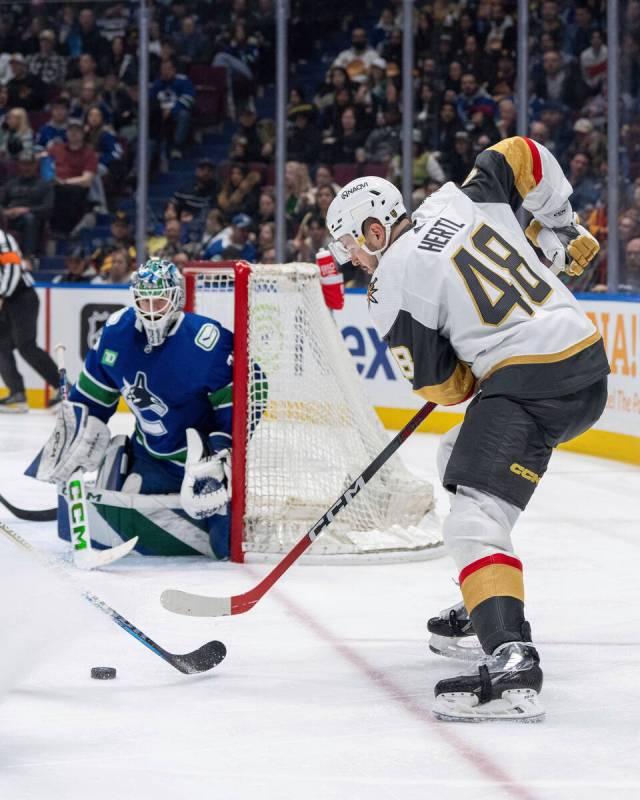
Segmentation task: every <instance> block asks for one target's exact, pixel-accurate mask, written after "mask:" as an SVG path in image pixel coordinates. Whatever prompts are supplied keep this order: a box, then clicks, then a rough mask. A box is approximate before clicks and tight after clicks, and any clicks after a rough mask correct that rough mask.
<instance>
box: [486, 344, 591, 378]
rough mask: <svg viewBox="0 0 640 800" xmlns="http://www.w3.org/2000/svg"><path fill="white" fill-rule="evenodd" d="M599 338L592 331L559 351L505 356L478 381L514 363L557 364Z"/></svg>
mask: <svg viewBox="0 0 640 800" xmlns="http://www.w3.org/2000/svg"><path fill="white" fill-rule="evenodd" d="M600 338H601V336H600V332H599V331H594V332H593V333H592V334H591V336H588V337H587V338H586V339H583V340H582V341H581V342H578V343H577V344H572V345H571V346H570V347H566V348H565V349H564V350H561V351H560V352H559V353H545V354H540V355H535V354H532V355H527V356H512V357H511V358H505V359H504V360H503V361H499V362H498V363H497V364H496V365H495V366H493V367H491V369H490V370H489V372H487V373H486V375H483V376H482V378H480V383H484V382H485V381H487V380H488V379H489V378H490V377H491V376H492V375H494V374H495V373H496V372H498V370H501V369H503V368H504V367H511V366H513V365H515V364H557V363H558V361H565V360H566V359H567V358H571V356H575V355H576V354H577V353H580V352H582V351H583V350H586V349H587V348H588V347H591V345H593V344H595V343H596V342H597V341H599V339H600Z"/></svg>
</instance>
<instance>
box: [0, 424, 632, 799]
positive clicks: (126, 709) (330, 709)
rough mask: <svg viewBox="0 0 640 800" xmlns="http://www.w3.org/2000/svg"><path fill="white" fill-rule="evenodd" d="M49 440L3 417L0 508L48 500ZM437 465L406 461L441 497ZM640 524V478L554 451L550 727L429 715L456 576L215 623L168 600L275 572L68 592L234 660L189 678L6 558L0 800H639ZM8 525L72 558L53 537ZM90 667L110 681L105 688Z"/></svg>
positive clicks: (543, 533)
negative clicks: (216, 646) (39, 455)
mask: <svg viewBox="0 0 640 800" xmlns="http://www.w3.org/2000/svg"><path fill="white" fill-rule="evenodd" d="M51 425H52V422H51V417H50V416H49V415H47V414H45V413H44V412H42V413H30V414H29V415H28V416H24V417H13V416H12V417H8V416H0V453H1V454H2V458H1V460H0V493H2V494H5V495H6V496H7V497H8V498H9V499H10V500H11V501H12V502H14V503H16V504H17V505H22V506H24V507H29V508H42V507H47V506H50V505H52V504H53V502H54V491H53V489H52V487H49V486H46V485H43V484H38V483H36V482H35V481H32V480H31V479H28V478H24V477H22V476H21V471H22V469H23V468H24V467H25V466H26V465H27V464H28V463H29V461H30V460H31V458H32V457H33V454H34V453H35V451H36V450H37V449H38V447H39V446H40V445H41V443H42V441H43V440H44V438H45V437H46V435H47V433H48V431H49V429H50V428H51ZM130 426H131V421H130V417H127V416H118V417H117V419H116V421H115V425H114V427H116V428H117V429H118V430H122V429H123V427H124V428H125V429H127V430H128V428H129V427H130ZM436 446H437V437H433V436H428V435H414V436H413V437H412V438H411V439H410V440H409V441H408V442H407V443H406V445H404V446H403V452H404V454H405V458H406V461H407V463H408V464H409V465H410V466H411V467H412V468H413V469H415V470H417V471H420V472H422V473H423V474H424V475H426V476H427V477H429V478H430V479H431V480H435V462H434V455H435V449H436ZM436 493H437V497H438V501H439V509H440V510H441V511H444V510H445V509H446V497H445V495H444V493H443V492H442V491H441V490H440V488H439V487H437V486H436ZM639 512H640V470H639V469H637V468H634V467H632V466H628V465H623V464H619V463H616V462H607V461H605V460H599V459H594V458H588V457H584V456H576V455H572V454H568V453H563V452H559V453H556V454H555V456H554V458H553V461H552V466H551V469H550V472H549V473H548V474H547V476H545V478H544V480H543V481H542V483H541V485H540V487H539V488H538V490H537V491H536V495H535V497H534V499H533V501H532V503H531V505H530V507H529V509H528V510H527V512H526V514H525V515H524V516H523V517H522V519H521V520H520V522H519V523H518V527H517V532H516V538H515V542H516V548H517V553H518V555H519V556H520V557H521V558H522V560H523V562H524V565H525V585H526V590H527V609H528V616H529V618H530V620H531V623H532V627H533V631H534V637H535V640H536V643H537V644H538V646H539V649H540V651H541V655H542V665H543V668H544V670H545V686H544V691H543V695H542V699H543V701H544V704H545V707H546V710H547V719H546V721H545V722H544V723H542V724H540V725H528V726H518V725H514V724H502V723H495V724H491V725H455V724H446V723H438V722H436V721H434V720H433V719H432V718H431V716H430V707H431V703H432V697H433V694H432V693H433V685H434V683H435V682H436V681H437V680H438V679H440V678H442V677H445V676H446V675H450V674H453V673H454V672H455V671H457V669H458V663H457V662H454V661H451V660H445V659H441V658H438V657H437V656H435V655H432V654H430V653H429V651H428V649H427V647H426V630H425V622H426V619H427V618H428V617H429V616H431V615H432V614H433V613H435V612H437V611H439V610H440V609H441V608H444V607H446V606H448V605H450V604H451V603H453V602H454V601H455V600H456V592H457V589H456V587H455V585H454V584H453V583H452V577H454V570H453V568H452V565H451V564H450V563H449V562H448V560H447V559H440V560H437V561H430V562H425V563H417V564H414V563H409V564H402V565H375V566H365V567H351V566H349V567H346V566H341V567H338V566H330V567H327V566H304V567H294V568H293V569H292V570H291V571H290V572H289V573H288V574H287V575H286V576H285V577H284V578H283V579H282V581H281V582H280V583H279V584H278V587H277V588H276V589H274V590H273V591H272V592H270V593H269V595H267V596H266V597H265V598H264V599H263V600H262V601H261V603H260V605H259V606H257V607H256V608H255V609H254V610H253V611H251V612H249V613H248V614H246V615H242V616H240V617H234V618H227V619H222V620H196V619H189V618H185V617H177V616H174V615H171V614H169V613H168V612H166V611H165V610H164V609H163V608H162V607H161V606H160V603H159V601H158V597H159V594H160V591H161V590H162V589H163V588H165V587H167V586H172V587H176V588H185V589H189V590H195V591H203V592H205V591H206V592H208V593H215V594H221V593H232V592H238V591H243V590H244V589H246V588H248V587H249V586H251V585H253V584H254V582H255V581H256V579H257V578H258V577H259V576H261V575H263V574H265V572H266V570H267V569H268V567H266V566H264V567H262V566H260V567H258V566H242V565H232V564H214V563H211V562H208V561H206V560H205V559H196V558H192V559H154V560H150V559H146V560H145V559H144V558H142V557H140V556H128V557H127V558H126V559H125V560H123V561H121V562H118V564H116V565H114V566H112V567H109V568H108V569H106V570H104V571H102V572H100V573H89V574H87V573H77V572H76V573H75V575H76V578H77V579H78V580H79V581H80V582H81V583H84V585H86V586H88V587H89V588H91V589H93V590H94V591H96V592H97V593H98V594H100V595H101V596H102V597H103V598H104V599H105V600H106V601H107V602H108V603H110V604H111V605H113V606H114V607H115V608H116V609H117V610H118V611H120V613H122V614H124V616H126V617H127V618H128V619H130V620H131V621H132V622H134V623H135V624H137V625H138V626H139V627H141V628H142V630H144V631H145V632H146V633H148V634H149V635H150V636H151V637H152V638H154V639H156V640H157V641H158V642H159V643H160V644H161V645H163V646H164V647H166V648H167V649H169V650H171V651H173V652H186V651H188V650H192V649H193V648H195V647H197V646H199V645H201V644H203V643H204V642H205V641H208V640H209V639H212V638H219V639H221V640H222V641H224V642H225V644H226V645H227V647H228V649H229V655H228V656H227V659H226V661H224V662H223V664H221V665H220V666H219V667H218V668H216V669H215V670H213V671H212V672H210V673H208V674H205V675H200V676H183V675H181V674H179V673H178V672H176V671H174V670H173V669H172V668H171V667H170V666H169V665H168V664H165V663H164V662H163V661H162V660H160V659H159V658H157V657H155V656H154V655H153V654H151V653H149V652H148V651H147V650H146V649H145V648H143V647H142V646H140V645H139V644H138V643H136V642H135V641H134V640H133V639H132V638H131V637H129V636H127V635H126V634H124V633H123V632H122V631H120V630H119V629H118V628H117V627H116V626H115V625H114V624H113V623H111V622H110V621H109V620H108V619H107V618H106V617H104V616H103V615H102V614H100V613H99V612H97V611H95V610H93V609H92V608H91V606H89V605H88V604H86V603H85V605H86V609H85V608H84V606H82V607H81V605H82V603H83V602H84V601H79V600H76V599H75V598H72V597H70V596H68V595H65V594H64V591H63V590H61V589H60V588H59V587H58V584H57V583H55V582H51V581H50V579H49V578H48V577H43V576H42V575H41V574H38V573H37V572H34V571H33V568H32V567H30V566H29V565H28V562H25V560H24V558H23V557H22V555H21V554H20V552H19V551H18V550H17V549H13V548H12V546H11V545H10V544H9V543H7V544H6V546H5V545H4V543H3V542H0V603H1V607H2V613H1V614H0V626H1V627H0V637H1V639H0V643H1V644H0V662H2V666H1V669H2V672H1V675H2V678H0V680H1V682H2V685H3V686H4V688H5V696H4V701H3V702H2V703H1V704H0V798H2V800H89V799H90V800H129V799H130V798H131V799H132V800H133V799H135V800H151V799H152V798H153V800H164V798H172V799H173V798H178V797H180V798H181V797H186V798H190V797H197V798H215V800H218V799H219V800H255V798H256V797H259V798H260V800H276V798H277V799H278V800H289V798H296V799H298V798H300V799H301V800H418V798H419V799H420V800H425V798H436V799H437V800H440V799H441V798H445V799H446V800H448V798H464V800H485V799H486V800H489V798H491V800H497V799H500V798H538V799H539V800H555V799H556V798H571V799H573V798H580V799H581V800H583V799H584V798H598V799H600V798H607V800H608V798H616V800H618V798H634V800H635V798H638V797H640V691H639V688H638V683H639V681H638V676H639V675H640V588H639V581H638V576H637V572H638V563H639V556H640V525H639V522H638V520H639V518H640V513H639ZM0 519H2V520H3V521H4V522H6V523H8V524H9V525H10V526H12V527H13V528H14V529H15V530H16V531H18V532H19V533H20V534H21V535H23V536H25V537H26V538H28V539H29V540H30V541H31V542H33V543H36V544H37V545H38V547H39V548H41V549H42V550H44V551H46V552H49V553H64V552H65V545H64V544H63V543H62V542H59V540H58V539H57V537H56V536H55V535H54V531H53V525H52V524H44V523H42V524H35V523H25V522H19V521H18V520H14V519H13V518H12V517H11V515H10V514H9V513H8V512H5V511H4V510H0ZM27 584H28V585H27ZM30 597H31V598H32V599H31V600H29V598H30ZM36 598H37V599H36ZM32 630H38V631H39V632H40V634H41V635H43V636H44V637H45V643H46V647H45V648H41V649H40V652H36V647H35V644H34V643H33V641H32V638H31V633H30V631H32ZM74 633H75V636H73V635H72V634H74ZM25 652H28V656H27V657H28V658H30V659H32V660H35V661H36V668H35V669H34V671H33V672H32V673H31V674H30V675H22V674H21V673H20V672H18V674H17V675H16V673H15V671H13V672H12V671H11V670H10V668H8V667H7V664H11V662H12V661H15V660H16V659H18V660H19V661H21V662H23V661H24V660H25ZM92 666H114V667H117V669H118V677H117V678H116V680H115V681H106V682H99V681H94V680H91V678H90V676H89V672H90V669H91V667H92Z"/></svg>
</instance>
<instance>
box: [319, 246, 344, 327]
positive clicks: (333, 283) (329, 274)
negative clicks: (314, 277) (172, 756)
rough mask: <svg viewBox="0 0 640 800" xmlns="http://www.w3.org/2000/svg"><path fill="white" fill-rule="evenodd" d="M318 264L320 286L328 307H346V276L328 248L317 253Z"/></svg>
mask: <svg viewBox="0 0 640 800" xmlns="http://www.w3.org/2000/svg"><path fill="white" fill-rule="evenodd" d="M316 264H317V265H318V268H319V269H320V286H321V287H322V294H323V295H324V301H325V303H326V304H327V308H330V309H331V310H332V311H339V310H340V309H341V308H343V307H344V276H343V275H342V273H341V272H340V271H339V270H338V268H337V267H336V262H335V261H334V260H333V256H332V255H331V253H330V252H329V251H328V250H325V249H324V248H321V249H320V250H318V252H317V253H316Z"/></svg>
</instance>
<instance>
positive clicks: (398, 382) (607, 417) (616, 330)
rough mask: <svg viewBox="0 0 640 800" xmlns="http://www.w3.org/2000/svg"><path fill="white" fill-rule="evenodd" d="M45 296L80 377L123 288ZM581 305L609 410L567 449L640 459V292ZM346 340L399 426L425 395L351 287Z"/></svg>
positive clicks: (46, 328) (437, 423) (384, 415)
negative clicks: (597, 343)
mask: <svg viewBox="0 0 640 800" xmlns="http://www.w3.org/2000/svg"><path fill="white" fill-rule="evenodd" d="M37 291H38V295H39V297H40V301H41V311H40V318H39V322H38V325H39V341H40V343H41V344H42V345H43V346H44V347H45V348H46V349H48V350H49V351H50V352H52V351H53V347H54V346H55V345H56V344H57V343H58V342H64V344H66V345H67V368H68V370H69V373H70V374H71V375H72V376H74V375H77V374H78V371H79V369H80V366H81V363H82V361H83V359H84V356H85V355H86V352H87V350H88V349H89V348H90V347H91V346H92V344H93V343H94V342H95V339H96V337H97V335H98V334H99V332H100V329H101V328H102V326H103V325H104V323H105V321H106V319H107V318H108V317H109V315H110V314H111V313H113V312H114V311H116V310H118V309H119V308H121V307H122V306H123V305H126V304H128V303H129V291H128V289H127V288H126V287H122V288H118V287H106V286H79V287H72V286H64V287H61V286H52V285H49V284H41V285H38V287H37ZM579 300H580V303H581V305H582V306H583V308H584V310H585V312H586V313H587V314H588V316H589V317H590V318H591V319H592V320H593V322H594V323H595V324H596V325H597V327H598V329H599V330H600V332H601V334H602V337H603V339H604V343H605V348H606V351H607V356H608V358H609V362H610V364H611V376H610V378H609V399H608V403H607V408H606V410H605V412H604V414H603V415H602V418H601V419H600V420H599V421H598V423H597V424H596V426H595V427H594V428H593V429H592V430H591V431H588V432H587V433H586V434H584V435H583V436H580V437H578V438H577V439H574V440H573V441H572V442H570V443H569V444H568V445H564V447H566V448H567V449H569V450H574V451H577V452H582V453H588V454H592V455H598V456H603V457H605V458H614V459H618V460H621V461H627V462H630V463H634V464H640V297H625V296H620V295H616V296H613V295H581V296H579ZM335 319H336V322H337V324H338V325H339V327H340V330H341V332H342V335H343V338H344V340H345V343H346V345H347V348H348V349H349V351H350V353H351V355H352V357H353V359H354V361H355V363H356V367H357V369H358V372H359V373H360V374H361V375H362V377H363V378H364V380H365V384H366V387H367V390H368V393H369V396H370V398H371V401H372V403H373V404H374V405H375V407H376V409H377V410H378V413H379V414H380V417H381V419H382V421H383V423H384V424H385V425H386V427H388V428H400V427H402V425H404V423H405V422H406V421H407V420H408V419H409V418H410V416H411V415H412V413H413V410H414V409H417V408H419V407H420V405H421V403H422V400H421V398H419V397H417V396H415V395H414V394H413V393H412V392H411V389H410V387H409V384H408V383H407V381H406V380H405V379H404V378H403V377H402V375H401V374H400V372H399V370H398V368H397V367H396V365H395V362H394V361H393V359H392V357H391V354H390V353H389V350H388V348H387V346H386V344H385V343H384V342H383V341H381V340H380V337H379V336H378V334H377V332H376V331H375V329H374V327H373V324H372V321H371V319H370V317H369V315H368V311H367V303H366V293H365V291H364V290H347V295H346V299H345V307H344V309H342V310H341V311H339V312H336V313H335ZM19 368H20V370H21V372H22V373H23V375H24V376H25V382H26V385H27V387H28V395H29V402H30V404H31V405H32V406H34V407H42V406H43V404H44V402H45V400H46V397H47V390H46V388H45V387H43V384H42V381H41V379H40V378H39V376H38V375H36V374H35V373H34V372H33V371H32V370H31V369H30V368H29V367H27V366H26V365H25V364H24V362H21V361H20V359H19ZM463 414H464V406H462V405H459V406H451V407H449V408H446V409H444V408H443V409H439V410H438V411H437V412H435V413H433V414H431V416H430V417H429V419H428V420H427V422H426V423H425V426H424V429H425V430H429V431H432V432H436V433H442V432H444V431H446V430H448V429H449V428H450V427H452V426H453V425H455V424H457V423H458V422H460V421H461V420H462V418H463Z"/></svg>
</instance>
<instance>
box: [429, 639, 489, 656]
mask: <svg viewBox="0 0 640 800" xmlns="http://www.w3.org/2000/svg"><path fill="white" fill-rule="evenodd" d="M429 650H431V652H432V653H435V654H436V655H438V656H444V657H445V658H458V659H460V660H461V661H479V660H480V659H481V658H484V656H485V655H486V653H485V652H484V650H483V649H482V648H481V647H480V642H479V641H478V637H477V636H465V637H449V636H439V635H438V634H437V633H432V634H431V638H430V639H429Z"/></svg>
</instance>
